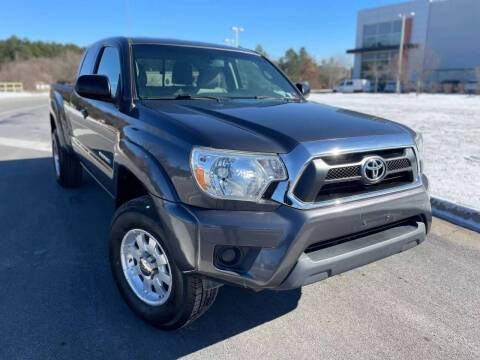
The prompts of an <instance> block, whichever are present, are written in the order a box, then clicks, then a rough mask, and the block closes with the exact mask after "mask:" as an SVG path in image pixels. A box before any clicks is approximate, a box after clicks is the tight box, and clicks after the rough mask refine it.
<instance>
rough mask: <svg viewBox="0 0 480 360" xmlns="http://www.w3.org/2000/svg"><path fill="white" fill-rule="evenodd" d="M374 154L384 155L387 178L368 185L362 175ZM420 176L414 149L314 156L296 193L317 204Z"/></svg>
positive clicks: (296, 185) (302, 175)
mask: <svg viewBox="0 0 480 360" xmlns="http://www.w3.org/2000/svg"><path fill="white" fill-rule="evenodd" d="M371 156H379V157H381V158H382V159H383V160H384V161H385V165H386V174H385V177H384V178H383V179H382V181H381V182H379V183H376V184H368V183H367V182H366V181H365V180H366V179H365V178H364V177H363V176H362V164H363V161H364V159H366V158H368V157H371ZM417 176H418V174H417V162H416V158H415V152H414V151H413V149H412V148H400V149H388V150H378V151H368V152H358V153H351V154H342V155H338V156H326V157H320V158H316V159H313V160H311V161H310V162H309V163H308V164H307V165H306V167H305V169H304V171H303V172H302V173H301V175H300V177H299V179H298V181H297V182H296V184H295V188H294V189H293V194H294V195H295V197H296V198H297V199H299V200H300V201H302V202H305V203H318V202H322V201H329V200H336V199H341V198H345V197H349V196H356V195H361V194H368V193H372V192H376V191H382V190H386V189H391V188H394V187H399V186H403V185H407V184H410V183H412V182H414V181H415V180H416V178H417Z"/></svg>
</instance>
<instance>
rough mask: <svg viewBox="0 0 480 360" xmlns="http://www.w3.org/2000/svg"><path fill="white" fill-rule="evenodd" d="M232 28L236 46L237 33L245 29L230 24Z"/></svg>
mask: <svg viewBox="0 0 480 360" xmlns="http://www.w3.org/2000/svg"><path fill="white" fill-rule="evenodd" d="M232 30H233V31H234V32H235V46H236V47H238V33H239V32H242V31H244V30H245V29H244V28H242V27H238V26H232Z"/></svg>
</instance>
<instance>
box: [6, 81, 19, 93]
mask: <svg viewBox="0 0 480 360" xmlns="http://www.w3.org/2000/svg"><path fill="white" fill-rule="evenodd" d="M0 92H23V83H21V82H0Z"/></svg>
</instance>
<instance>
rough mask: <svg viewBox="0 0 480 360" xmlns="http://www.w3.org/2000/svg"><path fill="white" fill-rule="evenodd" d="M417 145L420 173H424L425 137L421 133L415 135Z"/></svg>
mask: <svg viewBox="0 0 480 360" xmlns="http://www.w3.org/2000/svg"><path fill="white" fill-rule="evenodd" d="M415 144H416V145H417V152H418V157H419V159H418V162H419V164H420V172H423V136H422V134H420V133H417V134H416V135H415Z"/></svg>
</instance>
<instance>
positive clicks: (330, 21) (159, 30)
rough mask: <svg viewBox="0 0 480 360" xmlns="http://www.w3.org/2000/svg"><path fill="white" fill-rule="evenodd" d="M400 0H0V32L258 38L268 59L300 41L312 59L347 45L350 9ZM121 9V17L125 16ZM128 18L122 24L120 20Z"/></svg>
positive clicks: (251, 41) (87, 40) (249, 42)
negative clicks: (240, 29) (237, 33)
mask: <svg viewBox="0 0 480 360" xmlns="http://www.w3.org/2000/svg"><path fill="white" fill-rule="evenodd" d="M398 2H400V0H303V1H299V0H297V1H292V0H290V1H286V0H276V1H273V0H241V1H240V0H237V1H234V0H216V1H214V0H173V1H172V0H169V1H164V0H116V1H115V0H95V1H92V0H80V1H68V0H61V1H60V0H14V1H7V0H2V4H1V5H0V39H5V38H8V37H10V36H11V35H16V36H18V37H20V38H28V39H30V40H43V41H55V42H60V43H75V44H77V45H81V46H87V45H89V44H91V43H93V42H95V41H96V40H99V39H101V38H104V37H109V36H116V35H128V34H130V35H131V36H147V37H164V38H175V39H184V40H197V41H204V42H210V43H224V39H225V38H233V37H234V34H233V31H232V30H231V27H232V26H240V27H243V28H244V29H245V31H244V32H242V33H240V45H241V46H242V47H246V48H249V49H253V48H255V47H256V46H257V44H262V46H263V47H264V49H265V50H266V51H267V53H268V54H269V56H270V57H271V58H272V59H278V58H279V57H281V56H282V55H283V54H284V53H285V51H286V50H287V49H289V48H292V47H293V48H294V49H298V48H300V47H301V46H305V47H306V49H307V51H308V52H309V53H310V54H312V55H313V56H315V58H316V59H317V60H321V59H324V58H328V57H330V56H337V55H345V51H346V50H347V49H351V48H353V47H354V41H355V28H356V18H357V12H358V10H361V9H365V8H370V7H376V6H382V5H388V4H392V3H398ZM127 14H128V17H127ZM128 24H130V25H129V26H128Z"/></svg>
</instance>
